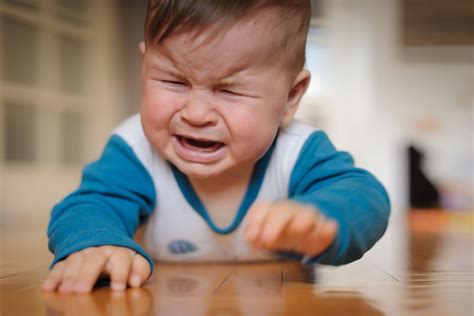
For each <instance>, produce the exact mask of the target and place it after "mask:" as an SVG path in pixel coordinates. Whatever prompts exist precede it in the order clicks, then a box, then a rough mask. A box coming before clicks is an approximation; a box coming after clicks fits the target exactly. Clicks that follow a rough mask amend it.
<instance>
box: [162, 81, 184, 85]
mask: <svg viewBox="0 0 474 316" xmlns="http://www.w3.org/2000/svg"><path fill="white" fill-rule="evenodd" d="M161 82H163V83H166V84H170V85H173V86H185V85H186V84H185V83H184V82H182V81H173V80H161Z"/></svg>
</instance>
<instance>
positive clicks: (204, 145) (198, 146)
mask: <svg viewBox="0 0 474 316" xmlns="http://www.w3.org/2000/svg"><path fill="white" fill-rule="evenodd" d="M176 137H177V139H178V141H179V143H180V145H181V146H183V147H184V148H186V149H189V150H195V151H199V152H207V153H211V152H214V151H217V150H219V149H220V148H221V147H222V146H224V144H223V143H221V142H216V141H211V140H204V139H195V138H190V137H185V136H176Z"/></svg>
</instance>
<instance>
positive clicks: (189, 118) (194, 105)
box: [180, 96, 217, 127]
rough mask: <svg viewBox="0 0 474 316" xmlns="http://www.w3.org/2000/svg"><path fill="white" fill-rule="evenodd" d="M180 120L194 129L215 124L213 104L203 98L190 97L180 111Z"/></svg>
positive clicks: (215, 114)
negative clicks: (194, 127)
mask: <svg viewBox="0 0 474 316" xmlns="http://www.w3.org/2000/svg"><path fill="white" fill-rule="evenodd" d="M180 116H181V120H183V121H185V122H186V123H188V124H189V125H192V126H196V127H207V126H213V125H216V124H217V113H216V112H215V109H214V106H213V103H212V101H211V100H208V99H206V98H203V97H196V96H192V97H190V98H189V99H188V100H187V102H186V105H185V106H184V108H183V109H182V110H181V111H180Z"/></svg>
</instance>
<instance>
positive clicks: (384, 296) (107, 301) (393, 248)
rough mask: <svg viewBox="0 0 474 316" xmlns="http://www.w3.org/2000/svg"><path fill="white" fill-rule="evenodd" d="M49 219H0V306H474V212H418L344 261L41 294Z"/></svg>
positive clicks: (193, 271)
mask: <svg viewBox="0 0 474 316" xmlns="http://www.w3.org/2000/svg"><path fill="white" fill-rule="evenodd" d="M45 225H46V220H45V221H44V222H41V223H39V222H37V223H26V222H21V223H20V222H18V221H14V220H11V219H9V218H8V217H6V218H3V220H2V224H1V225H0V228H1V244H0V246H1V248H0V250H1V261H0V315H2V316H3V315H185V316H187V315H256V316H257V315H258V316H264V315H474V305H473V304H474V303H473V297H474V296H473V294H474V292H473V285H474V268H473V253H474V252H473V250H474V249H473V237H474V234H473V216H472V213H468V214H466V213H447V212H439V211H413V212H410V215H406V216H401V217H400V218H398V219H391V224H390V229H389V231H388V232H387V234H386V236H384V239H383V240H382V241H381V242H380V243H379V244H378V245H377V246H376V247H374V249H373V250H371V251H370V252H369V253H368V254H367V255H366V256H364V257H363V258H362V259H361V260H359V261H356V262H354V263H352V264H349V265H346V266H342V267H325V266H318V267H315V268H305V267H302V266H300V265H299V264H297V263H294V262H272V263H253V264H198V265H196V264H187V265H182V264H181V265H175V264H160V263H158V264H157V266H156V271H155V273H154V275H153V276H152V278H151V279H150V280H149V281H148V282H147V284H146V286H145V287H143V288H141V289H128V290H126V291H125V292H123V293H117V292H112V291H110V290H109V289H108V288H99V289H96V290H95V291H94V292H93V293H92V294H86V295H64V294H62V295H61V294H57V293H42V292H41V290H40V283H41V281H42V279H43V278H44V277H45V275H46V273H47V269H48V265H49V263H50V261H51V259H52V256H51V254H49V252H48V250H47V240H46V236H45Z"/></svg>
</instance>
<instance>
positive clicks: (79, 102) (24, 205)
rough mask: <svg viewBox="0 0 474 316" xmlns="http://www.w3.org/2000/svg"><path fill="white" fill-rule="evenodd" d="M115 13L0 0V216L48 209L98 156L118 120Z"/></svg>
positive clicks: (66, 1)
mask: <svg viewBox="0 0 474 316" xmlns="http://www.w3.org/2000/svg"><path fill="white" fill-rule="evenodd" d="M114 12H115V11H114V4H113V2H112V1H109V0H105V1H93V0H0V194H1V195H0V211H4V212H10V211H13V212H16V211H19V210H23V209H24V210H32V209H34V208H38V211H41V212H44V211H48V210H49V208H50V206H51V205H50V204H51V203H52V201H56V200H58V199H59V198H61V196H62V195H63V194H64V193H65V192H66V190H70V189H72V186H73V185H74V186H75V185H77V183H78V181H79V174H80V170H81V169H82V165H83V164H84V162H86V161H89V160H91V159H94V158H95V157H97V155H98V153H99V150H100V148H101V147H102V145H103V143H104V142H105V140H106V138H107V134H108V132H109V131H110V128H111V126H112V125H113V124H115V123H116V121H117V116H118V114H117V113H116V111H115V110H114V106H113V103H114V100H113V97H111V96H113V95H114V89H116V86H117V84H116V79H114V68H115V66H114V64H113V61H114V60H116V59H117V58H115V57H116V56H115V55H114V54H116V53H115V52H116V51H117V49H115V47H114V43H115V42H114V41H113V40H112V39H113V38H114V37H116V35H117V34H115V33H116V32H117V31H116V28H115V27H114V21H115V20H114V19H115V16H114ZM45 208H47V209H45Z"/></svg>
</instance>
